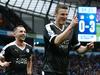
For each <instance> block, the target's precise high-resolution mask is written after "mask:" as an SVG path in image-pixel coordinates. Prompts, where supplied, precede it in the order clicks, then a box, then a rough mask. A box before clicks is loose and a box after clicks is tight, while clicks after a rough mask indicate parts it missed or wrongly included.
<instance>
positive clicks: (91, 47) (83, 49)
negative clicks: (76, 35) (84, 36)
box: [77, 42, 94, 53]
mask: <svg viewBox="0 0 100 75" xmlns="http://www.w3.org/2000/svg"><path fill="white" fill-rule="evenodd" d="M93 48H94V42H90V43H87V45H86V46H82V45H81V46H80V47H79V48H78V49H77V51H78V52H79V53H84V52H86V51H89V50H91V49H93Z"/></svg>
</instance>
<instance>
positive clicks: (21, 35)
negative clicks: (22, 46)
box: [15, 27, 26, 41]
mask: <svg viewBox="0 0 100 75" xmlns="http://www.w3.org/2000/svg"><path fill="white" fill-rule="evenodd" d="M15 38H16V39H18V40H21V41H24V40H25V38H26V30H25V28H24V27H17V29H16V31H15Z"/></svg>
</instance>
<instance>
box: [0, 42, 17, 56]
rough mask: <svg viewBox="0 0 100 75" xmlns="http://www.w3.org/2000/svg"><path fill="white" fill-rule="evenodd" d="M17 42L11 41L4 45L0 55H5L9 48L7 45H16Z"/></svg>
mask: <svg viewBox="0 0 100 75" xmlns="http://www.w3.org/2000/svg"><path fill="white" fill-rule="evenodd" d="M14 44H15V41H14V42H11V43H9V44H7V45H6V46H4V47H3V48H2V51H1V52H0V57H3V55H4V54H5V49H6V48H7V47H9V46H11V45H14Z"/></svg>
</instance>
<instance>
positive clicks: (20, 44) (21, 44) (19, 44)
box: [16, 40, 25, 47]
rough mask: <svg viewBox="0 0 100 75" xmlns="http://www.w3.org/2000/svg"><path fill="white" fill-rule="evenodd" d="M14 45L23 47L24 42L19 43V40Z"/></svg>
mask: <svg viewBox="0 0 100 75" xmlns="http://www.w3.org/2000/svg"><path fill="white" fill-rule="evenodd" d="M16 44H17V45H18V46H20V47H25V42H24V41H19V40H16Z"/></svg>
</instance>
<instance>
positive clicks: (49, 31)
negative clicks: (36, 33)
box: [45, 23, 56, 42]
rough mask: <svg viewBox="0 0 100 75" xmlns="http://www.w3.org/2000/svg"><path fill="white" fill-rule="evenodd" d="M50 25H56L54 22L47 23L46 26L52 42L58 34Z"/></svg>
mask: <svg viewBox="0 0 100 75" xmlns="http://www.w3.org/2000/svg"><path fill="white" fill-rule="evenodd" d="M50 25H54V24H53V23H50V24H47V25H46V26H45V27H46V30H47V31H48V34H49V36H51V37H50V40H49V41H50V42H51V40H52V38H53V37H55V36H56V35H55V33H54V31H53V30H52V29H51V27H50Z"/></svg>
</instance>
